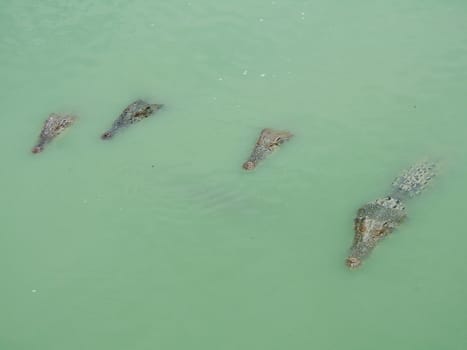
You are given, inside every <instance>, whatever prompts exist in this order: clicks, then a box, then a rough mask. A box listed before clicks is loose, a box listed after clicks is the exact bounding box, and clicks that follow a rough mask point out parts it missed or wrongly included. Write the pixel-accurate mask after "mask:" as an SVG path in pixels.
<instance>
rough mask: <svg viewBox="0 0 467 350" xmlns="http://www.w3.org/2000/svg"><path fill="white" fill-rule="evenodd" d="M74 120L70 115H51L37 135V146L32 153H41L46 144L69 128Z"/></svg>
mask: <svg viewBox="0 0 467 350" xmlns="http://www.w3.org/2000/svg"><path fill="white" fill-rule="evenodd" d="M75 120H76V117H74V116H72V115H68V114H63V115H62V114H56V113H52V114H51V115H50V116H49V117H48V118H47V119H46V121H45V123H44V126H43V127H42V131H41V133H40V135H39V141H37V144H36V145H35V146H34V147H33V148H32V153H40V152H42V151H43V150H44V147H45V145H46V144H47V143H49V142H50V141H52V140H53V139H54V138H55V137H56V136H58V135H59V134H61V133H62V132H63V131H64V130H65V129H67V128H68V127H70V126H71V125H72V124H73V123H74V121H75Z"/></svg>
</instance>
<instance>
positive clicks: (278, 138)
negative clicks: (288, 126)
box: [243, 129, 293, 170]
mask: <svg viewBox="0 0 467 350" xmlns="http://www.w3.org/2000/svg"><path fill="white" fill-rule="evenodd" d="M292 136H293V134H292V133H290V132H288V131H280V130H274V129H263V130H262V131H261V134H260V135H259V138H258V141H256V145H255V147H254V148H253V151H252V152H251V155H250V158H248V160H247V161H246V162H245V163H243V168H244V169H245V170H253V169H254V168H255V167H256V165H257V164H258V163H259V162H260V161H262V160H263V159H265V158H266V157H267V156H268V155H269V154H271V153H272V152H274V151H275V150H276V149H278V148H279V146H280V145H281V144H283V143H284V142H285V141H288V140H290V139H291V138H292Z"/></svg>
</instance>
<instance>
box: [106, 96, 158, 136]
mask: <svg viewBox="0 0 467 350" xmlns="http://www.w3.org/2000/svg"><path fill="white" fill-rule="evenodd" d="M163 106H164V105H163V104H156V103H153V104H151V103H147V102H145V101H143V100H137V101H135V102H133V103H132V104H130V105H129V106H128V107H127V108H125V110H124V111H123V112H122V114H121V115H120V116H119V117H118V119H117V120H116V121H115V122H114V124H113V125H112V128H110V129H109V130H107V131H106V132H105V133H103V134H102V135H101V138H102V139H103V140H107V139H110V138H111V137H113V136H114V134H115V132H116V131H117V130H118V129H120V128H122V127H126V126H129V125H131V124H133V123H135V122H138V121H140V120H143V119H145V118H147V117H149V116H150V115H151V114H153V113H154V112H156V111H157V110H158V109H161V108H162V107H163Z"/></svg>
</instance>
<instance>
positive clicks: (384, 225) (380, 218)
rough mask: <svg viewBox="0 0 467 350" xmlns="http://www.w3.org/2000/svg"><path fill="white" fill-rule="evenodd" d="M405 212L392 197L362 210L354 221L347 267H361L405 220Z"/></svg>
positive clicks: (370, 204)
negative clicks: (382, 241) (353, 232)
mask: <svg viewBox="0 0 467 350" xmlns="http://www.w3.org/2000/svg"><path fill="white" fill-rule="evenodd" d="M404 210H405V208H404V207H403V206H402V204H401V203H400V201H399V200H397V199H394V198H391V197H387V198H384V199H379V200H377V201H375V202H372V203H368V204H366V205H365V206H363V207H362V208H360V209H359V211H358V213H357V217H356V218H355V220H354V231H355V236H354V241H353V244H352V247H351V248H350V254H349V256H348V257H347V259H346V265H347V266H348V267H350V268H357V267H359V266H360V265H361V264H362V261H363V260H364V259H365V258H366V257H368V256H369V255H370V253H371V252H372V250H373V248H374V247H375V246H376V245H377V244H378V243H379V242H380V241H381V240H383V239H384V238H385V237H386V236H387V235H389V234H390V233H391V232H392V231H393V230H394V229H395V228H396V227H397V226H398V225H399V224H400V223H401V222H402V221H403V220H404V218H405V211H404Z"/></svg>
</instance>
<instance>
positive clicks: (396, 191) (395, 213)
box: [346, 162, 436, 268]
mask: <svg viewBox="0 0 467 350" xmlns="http://www.w3.org/2000/svg"><path fill="white" fill-rule="evenodd" d="M435 167H436V166H435V164H433V163H428V162H422V163H420V164H417V165H414V166H413V167H411V168H409V169H407V170H406V171H404V172H403V173H402V174H401V175H400V176H399V177H397V178H396V179H395V180H394V182H393V184H392V192H391V193H390V194H389V195H388V196H387V197H384V198H380V199H377V200H375V201H373V202H370V203H367V204H365V205H364V206H363V207H361V208H360V209H359V210H358V213H357V217H356V218H355V222H354V230H355V237H354V241H353V245H352V248H351V249H350V255H349V257H348V258H347V260H346V265H347V266H348V267H350V268H356V267H359V266H360V265H361V263H362V260H363V259H364V258H366V257H367V256H368V255H369V254H370V253H371V251H372V250H373V248H374V247H375V246H376V245H377V244H378V242H380V241H381V240H382V239H383V238H384V237H386V236H387V235H389V234H390V233H391V232H392V231H393V230H394V229H395V228H396V227H398V226H399V225H400V224H401V223H402V222H403V221H404V219H405V218H406V211H405V206H404V204H403V203H402V202H403V201H404V202H405V201H406V200H407V199H409V198H411V197H413V196H415V195H417V194H419V193H420V192H422V190H423V189H425V187H427V185H428V183H429V182H430V180H431V179H432V178H433V177H434V176H435V172H436V169H435Z"/></svg>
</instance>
